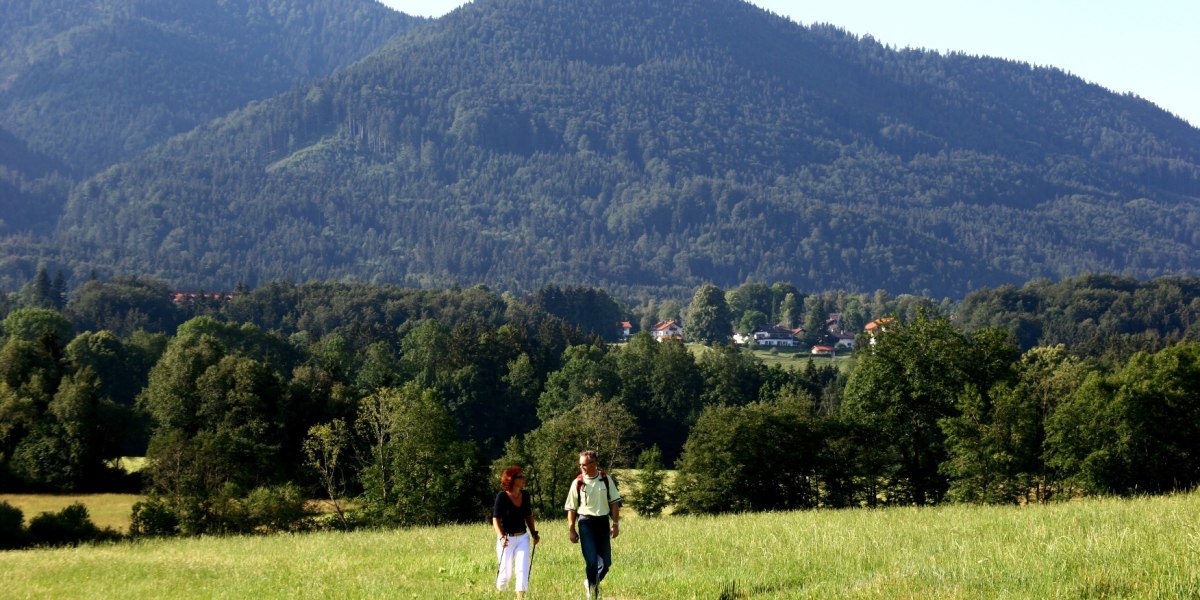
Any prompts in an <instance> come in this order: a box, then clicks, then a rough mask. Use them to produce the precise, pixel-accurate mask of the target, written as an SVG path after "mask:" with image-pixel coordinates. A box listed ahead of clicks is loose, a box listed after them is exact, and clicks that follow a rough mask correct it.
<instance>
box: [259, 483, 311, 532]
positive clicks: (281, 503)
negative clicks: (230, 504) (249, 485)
mask: <svg viewBox="0 0 1200 600" xmlns="http://www.w3.org/2000/svg"><path fill="white" fill-rule="evenodd" d="M305 502H306V499H305V497H304V493H303V492H301V491H300V488H299V487H298V486H297V485H296V484H294V483H285V484H283V485H279V486H274V487H260V488H256V489H254V491H252V492H250V495H249V496H247V497H246V505H245V507H246V520H247V523H248V524H249V525H250V527H251V528H253V529H254V530H265V531H269V532H273V531H296V530H298V529H302V528H304V526H305V523H306V521H307V520H308V517H309V516H310V515H309V512H308V510H306V509H305V506H304V505H305Z"/></svg>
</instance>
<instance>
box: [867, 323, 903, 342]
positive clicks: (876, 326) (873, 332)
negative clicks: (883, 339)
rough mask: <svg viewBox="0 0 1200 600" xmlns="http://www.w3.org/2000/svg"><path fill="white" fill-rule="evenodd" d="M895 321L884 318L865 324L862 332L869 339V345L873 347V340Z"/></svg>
mask: <svg viewBox="0 0 1200 600" xmlns="http://www.w3.org/2000/svg"><path fill="white" fill-rule="evenodd" d="M895 320H896V319H893V318H892V317H884V318H882V319H875V320H874V321H871V322H870V323H867V326H866V327H864V328H863V330H864V331H866V332H867V335H868V336H870V337H871V340H870V344H871V345H872V346H874V345H875V339H876V338H877V337H878V336H879V334H881V333H883V332H885V331H887V328H888V326H889V325H891V324H892V322H893V321H895Z"/></svg>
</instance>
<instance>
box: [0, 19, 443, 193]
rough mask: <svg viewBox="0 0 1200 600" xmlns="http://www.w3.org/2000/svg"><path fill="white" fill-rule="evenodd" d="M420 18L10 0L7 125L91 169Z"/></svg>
mask: <svg viewBox="0 0 1200 600" xmlns="http://www.w3.org/2000/svg"><path fill="white" fill-rule="evenodd" d="M420 22H421V20H420V19H415V18H411V17H408V16H406V15H402V14H400V13H396V12H395V11H392V10H389V9H388V8H386V7H384V6H382V5H380V4H378V3H376V2H369V1H365V0H318V1H306V2H289V1H281V0H237V1H232V2H229V1H214V0H197V1H195V2H188V3H162V2H152V1H147V0H100V1H96V2H79V1H77V0H38V1H37V2H30V1H28V0H6V1H5V2H2V3H0V125H2V126H3V127H4V128H6V129H8V130H9V131H10V132H11V133H12V134H14V135H16V136H17V137H19V138H20V139H21V140H23V141H24V144H25V145H27V146H28V147H29V148H30V149H32V150H33V151H34V152H37V153H40V154H43V155H46V156H50V157H53V158H54V159H55V160H57V161H59V162H60V163H61V164H62V165H64V166H65V167H66V170H67V172H68V173H70V174H71V175H72V176H75V177H85V176H88V175H92V174H94V173H96V172H99V171H101V170H103V169H104V168H106V167H108V166H110V165H113V164H115V163H118V162H121V161H124V160H128V159H130V158H133V157H134V156H137V155H138V154H139V153H140V152H141V151H143V150H145V149H146V148H149V147H150V146H152V145H154V144H157V143H159V142H161V141H163V140H166V139H167V138H169V137H171V136H173V135H176V134H179V133H184V132H186V131H188V130H190V129H192V128H194V127H196V126H197V125H200V124H202V123H206V122H208V121H210V120H212V119H213V118H216V117H219V116H221V115H224V114H225V113H228V112H229V111H231V110H234V109H237V108H241V107H243V106H245V105H246V104H248V103H250V102H252V101H256V100H263V99H266V98H269V97H271V96H274V95H275V94H278V93H280V92H282V91H284V90H286V89H288V88H290V87H292V86H293V85H296V84H299V83H304V82H308V81H311V80H313V79H316V78H318V77H322V76H325V75H329V74H330V73H333V72H334V71H336V70H337V69H340V68H343V67H345V66H347V65H349V64H351V63H353V62H355V61H357V60H358V59H360V58H362V57H363V56H365V55H366V54H368V53H370V52H371V51H374V50H375V49H377V48H379V47H380V46H381V45H383V44H384V42H386V41H387V40H388V39H390V38H392V37H393V36H396V35H398V34H400V33H403V32H404V31H406V30H407V29H409V28H410V27H412V26H414V25H416V24H418V23H420ZM2 158H4V159H7V158H8V157H2ZM0 164H4V165H5V166H9V164H10V163H8V162H3V163H0Z"/></svg>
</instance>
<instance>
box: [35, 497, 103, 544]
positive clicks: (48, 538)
mask: <svg viewBox="0 0 1200 600" xmlns="http://www.w3.org/2000/svg"><path fill="white" fill-rule="evenodd" d="M29 537H30V538H31V541H32V542H33V543H34V544H35V545H43V546H68V545H75V544H81V543H83V542H93V541H100V540H106V539H114V538H116V537H118V535H117V533H116V532H115V531H113V530H111V529H104V530H101V529H100V528H99V527H96V525H95V523H92V520H91V519H90V518H89V517H88V510H87V507H86V506H84V505H83V504H81V503H79V502H76V503H75V504H72V505H70V506H68V507H66V508H64V509H62V510H61V511H59V512H57V513H48V512H45V513H42V514H40V515H38V516H36V517H34V518H33V520H32V521H30V522H29Z"/></svg>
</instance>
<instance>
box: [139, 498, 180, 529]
mask: <svg viewBox="0 0 1200 600" xmlns="http://www.w3.org/2000/svg"><path fill="white" fill-rule="evenodd" d="M178 533H179V517H178V516H177V515H176V514H175V511H173V510H171V507H170V506H168V505H167V503H166V502H164V501H163V500H162V498H159V497H157V496H150V497H149V498H146V499H145V500H143V501H141V502H138V503H137V504H134V505H133V514H132V516H131V517H130V521H129V535H130V536H133V537H143V536H167V535H176V534H178Z"/></svg>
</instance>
